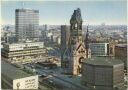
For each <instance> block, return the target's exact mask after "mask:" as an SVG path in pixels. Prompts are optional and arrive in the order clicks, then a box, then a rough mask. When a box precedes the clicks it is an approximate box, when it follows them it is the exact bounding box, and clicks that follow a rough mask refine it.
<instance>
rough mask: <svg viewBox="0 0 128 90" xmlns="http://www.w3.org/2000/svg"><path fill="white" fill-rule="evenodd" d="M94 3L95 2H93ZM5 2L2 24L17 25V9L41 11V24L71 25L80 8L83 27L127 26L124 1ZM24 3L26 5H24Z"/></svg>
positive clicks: (3, 4)
mask: <svg viewBox="0 0 128 90" xmlns="http://www.w3.org/2000/svg"><path fill="white" fill-rule="evenodd" d="M92 1H93V0H92ZM92 1H82V0H81V1H61V2H59V1H37V2H35V1H24V2H23V1H3V2H2V6H1V7H2V8H1V12H2V14H1V16H2V22H1V24H12V25H15V9H21V8H29V9H35V10H39V20H40V21H39V24H40V25H42V24H51V25H62V24H67V25H69V21H68V20H69V18H70V17H71V13H72V10H74V9H76V8H80V9H81V12H82V18H83V25H86V24H90V25H99V24H101V23H105V24H108V25H111V24H112V25H124V24H127V12H126V11H127V2H126V1H123V0H119V1H114V0H109V1H107V0H98V1H93V2H92ZM23 3H24V5H23Z"/></svg>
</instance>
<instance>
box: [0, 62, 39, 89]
mask: <svg viewBox="0 0 128 90" xmlns="http://www.w3.org/2000/svg"><path fill="white" fill-rule="evenodd" d="M33 75H34V74H32V73H31V74H30V73H27V72H24V71H23V70H20V69H19V68H16V67H15V66H14V65H11V64H9V63H7V62H6V61H3V60H2V61H1V86H2V89H8V90H19V89H20V90H25V89H29V90H33V89H38V75H34V76H33Z"/></svg>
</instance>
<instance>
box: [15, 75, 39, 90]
mask: <svg viewBox="0 0 128 90" xmlns="http://www.w3.org/2000/svg"><path fill="white" fill-rule="evenodd" d="M13 89H16V90H18V89H38V75H36V76H30V77H25V78H20V79H15V80H13Z"/></svg>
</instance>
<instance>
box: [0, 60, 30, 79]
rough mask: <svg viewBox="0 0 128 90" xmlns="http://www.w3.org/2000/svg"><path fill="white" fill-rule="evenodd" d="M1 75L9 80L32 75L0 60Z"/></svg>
mask: <svg viewBox="0 0 128 90" xmlns="http://www.w3.org/2000/svg"><path fill="white" fill-rule="evenodd" d="M1 73H2V74H3V75H5V76H7V77H8V78H9V79H11V80H14V79H19V78H24V77H28V76H32V74H28V73H26V72H24V71H23V70H20V69H18V68H16V67H15V66H13V65H11V64H9V63H7V62H6V61H3V60H1Z"/></svg>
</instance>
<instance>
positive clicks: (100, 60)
mask: <svg viewBox="0 0 128 90" xmlns="http://www.w3.org/2000/svg"><path fill="white" fill-rule="evenodd" d="M84 63H87V64H92V65H100V66H114V65H119V64H123V62H122V61H121V60H117V59H114V58H110V57H93V58H89V59H87V60H86V61H85V62H84Z"/></svg>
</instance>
